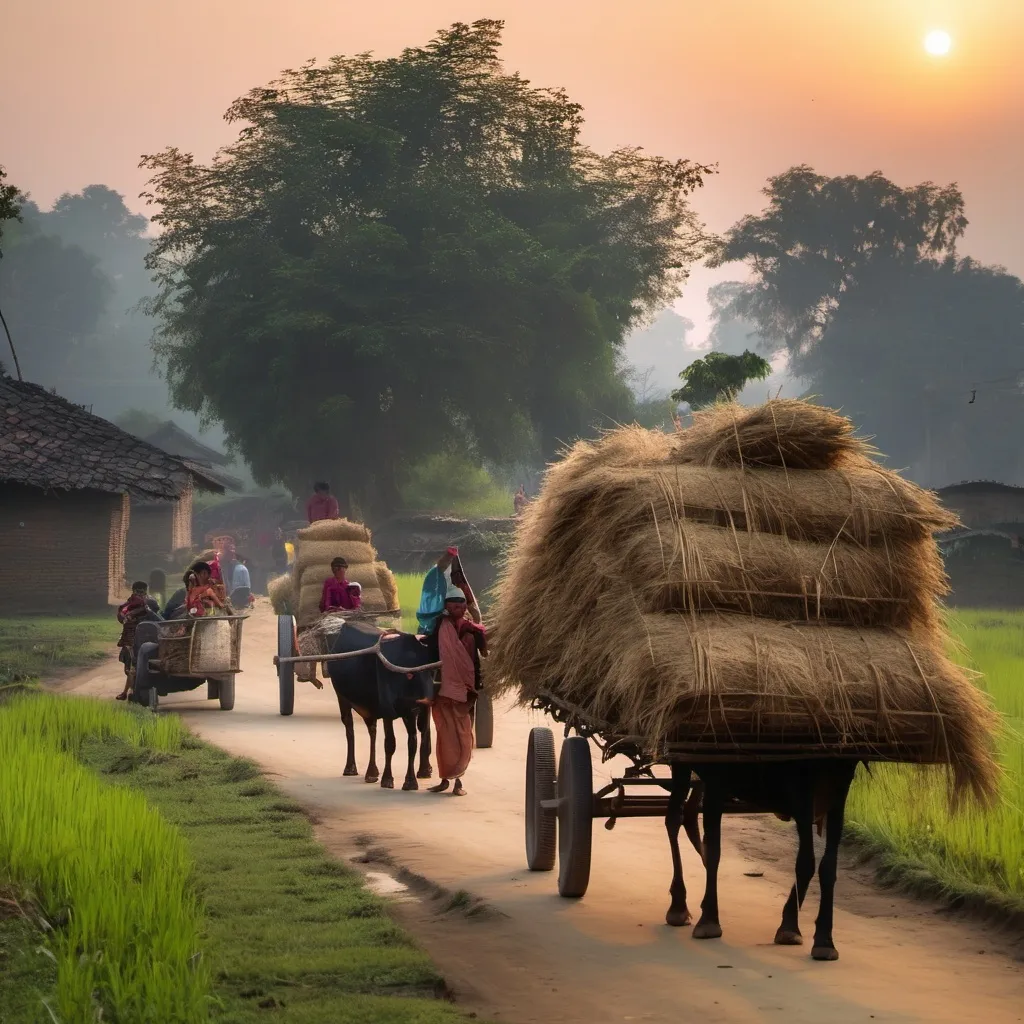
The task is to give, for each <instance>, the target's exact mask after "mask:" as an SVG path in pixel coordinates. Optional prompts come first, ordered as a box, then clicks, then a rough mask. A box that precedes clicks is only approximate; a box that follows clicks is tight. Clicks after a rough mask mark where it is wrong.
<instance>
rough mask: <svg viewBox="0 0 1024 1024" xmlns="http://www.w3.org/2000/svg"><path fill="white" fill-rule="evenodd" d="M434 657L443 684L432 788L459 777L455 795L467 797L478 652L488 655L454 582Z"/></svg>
mask: <svg viewBox="0 0 1024 1024" xmlns="http://www.w3.org/2000/svg"><path fill="white" fill-rule="evenodd" d="M429 643H430V646H431V648H432V651H431V659H432V660H433V661H440V662H441V688H440V691H439V693H438V695H437V696H436V697H435V698H434V703H433V707H432V716H433V719H434V728H435V730H436V732H437V747H436V752H437V772H438V775H440V776H441V781H440V783H439V784H438V785H436V786H432V787H431V790H430V791H431V792H432V793H444V792H446V791H447V790H448V787H449V785H450V784H451V780H453V779H454V780H455V788H454V789H453V790H452V793H453V795H454V796H465V794H466V790H465V788H464V787H463V785H462V776H463V775H464V774H465V773H466V769H467V768H468V767H469V761H470V758H471V757H472V756H473V706H474V704H475V703H476V696H477V691H478V690H479V689H480V685H481V683H480V655H481V654H482V655H484V656H485V657H486V655H487V636H486V634H485V632H484V628H483V626H479V625H477V624H476V623H475V622H473V621H472V620H471V619H469V617H468V616H467V615H466V595H465V593H464V592H463V591H462V589H461V588H460V587H457V586H455V585H452V586H450V587H449V588H448V591H447V593H446V594H445V602H444V612H443V613H442V615H441V618H440V620H439V621H438V624H437V628H436V629H435V630H434V632H433V633H432V634H431V635H430V638H429Z"/></svg>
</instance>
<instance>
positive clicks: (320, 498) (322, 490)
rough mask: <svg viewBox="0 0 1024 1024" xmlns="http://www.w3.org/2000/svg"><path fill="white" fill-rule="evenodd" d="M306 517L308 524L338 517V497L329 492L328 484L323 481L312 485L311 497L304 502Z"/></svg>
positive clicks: (339, 516) (339, 515) (339, 514)
mask: <svg viewBox="0 0 1024 1024" xmlns="http://www.w3.org/2000/svg"><path fill="white" fill-rule="evenodd" d="M306 518H307V519H308V520H309V522H310V524H311V525H312V524H313V523H316V522H319V520H321V519H340V518H341V513H340V512H339V511H338V499H337V498H335V497H334V495H333V494H331V487H330V484H325V483H323V482H321V483H317V484H314V485H313V497H312V498H310V499H309V501H307V502H306Z"/></svg>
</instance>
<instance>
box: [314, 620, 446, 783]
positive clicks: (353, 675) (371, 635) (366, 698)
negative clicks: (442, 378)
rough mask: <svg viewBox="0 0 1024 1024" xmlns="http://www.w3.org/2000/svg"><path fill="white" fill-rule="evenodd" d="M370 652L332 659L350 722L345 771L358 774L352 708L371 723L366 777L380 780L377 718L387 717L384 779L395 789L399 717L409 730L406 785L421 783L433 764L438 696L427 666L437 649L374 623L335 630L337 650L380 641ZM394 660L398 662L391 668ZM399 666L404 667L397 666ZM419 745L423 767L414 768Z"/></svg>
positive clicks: (340, 702) (344, 720)
mask: <svg viewBox="0 0 1024 1024" xmlns="http://www.w3.org/2000/svg"><path fill="white" fill-rule="evenodd" d="M378 642H379V653H378V651H377V650H374V651H372V652H371V653H367V654H362V655H356V656H354V657H352V658H346V659H344V660H339V661H329V662H327V672H328V675H330V677H331V685H332V686H333V687H334V692H335V694H336V696H337V698H338V708H339V710H340V711H341V720H342V723H343V724H344V726H345V739H346V742H347V744H348V755H347V757H346V759H345V770H344V771H343V773H342V774H343V775H358V774H359V769H358V767H357V766H356V752H355V730H354V725H353V717H352V713H353V711H354V712H355V713H356V714H357V715H358V716H359V717H360V718H361V719H362V720H363V722H364V723H365V724H366V729H367V732H368V733H369V735H370V760H369V764H368V765H367V768H366V781H367V782H376V781H377V778H378V769H377V722H378V720H380V721H383V723H384V774H383V776H380V784H381V786H382V787H383V788H384V789H394V786H395V780H394V776H393V775H392V772H391V759H392V758H393V756H394V753H395V748H396V746H397V744H396V740H395V721H396V719H401V720H402V722H403V723H404V725H405V730H406V733H407V735H408V745H409V764H408V768H407V770H406V773H405V782H404V783H403V784H402V789H404V790H413V789H419V783H418V782H417V781H416V779H417V776H418V777H419V778H421V779H429V778H430V776H431V774H432V772H431V767H430V708H429V706H428V703H429V701H430V700H431V699H432V698H433V696H434V670H433V668H424V667H423V666H426V665H431V664H432V656H433V652H432V651H431V650H430V648H429V647H428V646H427V645H426V644H424V643H423V642H421V641H420V640H417V639H416V637H414V636H413V635H412V634H410V633H390V634H384V635H382V634H381V631H380V630H379V629H376V628H374V627H370V626H360V625H354V624H352V623H346V624H345V625H344V626H343V627H342V628H341V630H340V631H339V632H338V633H337V634H336V635H335V637H334V639H333V642H332V644H331V650H330V652H331V653H332V654H347V653H349V652H352V651H363V650H366V649H367V648H373V647H376V646H377V645H378ZM385 661H386V662H389V663H390V664H391V665H392V666H394V668H389V667H388V665H387V664H385ZM395 669H399V670H400V671H395ZM417 748H419V772H418V773H417V772H415V771H414V770H413V769H414V767H415V763H416V753H417Z"/></svg>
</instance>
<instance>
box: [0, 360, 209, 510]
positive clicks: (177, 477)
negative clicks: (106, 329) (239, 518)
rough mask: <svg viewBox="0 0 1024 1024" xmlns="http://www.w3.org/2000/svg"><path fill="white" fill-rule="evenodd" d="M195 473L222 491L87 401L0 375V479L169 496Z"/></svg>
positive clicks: (202, 482)
mask: <svg viewBox="0 0 1024 1024" xmlns="http://www.w3.org/2000/svg"><path fill="white" fill-rule="evenodd" d="M190 476H191V477H192V478H193V479H195V481H196V482H197V483H198V484H199V486H200V487H204V488H206V489H208V490H214V491H218V492H220V491H223V487H222V486H221V485H220V484H219V483H218V482H217V481H215V480H212V479H210V478H209V477H207V476H206V475H205V474H204V473H203V472H202V471H201V470H200V469H199V468H198V467H186V465H185V464H184V463H183V462H182V461H181V460H180V459H176V458H173V457H172V456H170V455H168V454H167V453H166V452H164V451H161V450H160V449H159V448H157V447H155V446H154V445H151V444H149V443H147V442H146V441H142V440H140V439H139V438H137V437H135V436H134V435H132V434H129V433H127V432H126V431H124V430H121V428H120V427H116V426H114V424H113V423H111V422H109V421H108V420H105V419H102V418H101V417H99V416H94V415H93V414H92V413H91V412H89V411H88V410H86V409H84V408H82V406H80V405H75V404H74V403H73V402H69V401H68V400H67V399H66V398H62V397H61V396H60V395H57V394H54V393H53V392H50V391H47V390H46V389H45V388H42V387H40V386H39V385H38V384H30V383H28V382H27V381H17V380H14V379H13V378H12V377H7V376H2V375H0V481H4V482H7V483H19V484H26V485H28V486H30V487H41V488H45V489H47V490H85V489H88V490H94V491H107V492H110V493H115V494H121V493H128V494H131V495H133V496H134V497H137V498H144V499H164V500H168V499H172V498H177V497H178V496H179V495H180V494H182V493H183V492H184V491H185V490H186V488H187V487H188V483H189V477H190Z"/></svg>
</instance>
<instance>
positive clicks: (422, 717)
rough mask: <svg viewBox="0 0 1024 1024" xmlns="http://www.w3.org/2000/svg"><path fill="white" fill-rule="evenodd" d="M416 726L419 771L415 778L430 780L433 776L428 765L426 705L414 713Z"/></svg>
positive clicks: (428, 718) (428, 741)
mask: <svg viewBox="0 0 1024 1024" xmlns="http://www.w3.org/2000/svg"><path fill="white" fill-rule="evenodd" d="M416 725H417V727H418V729H419V731H420V770H419V771H418V772H417V773H416V777H417V778H420V779H430V778H433V776H434V769H433V768H432V767H431V765H430V750H431V747H430V707H429V706H428V705H426V704H423V705H421V706H420V709H419V710H418V711H417V712H416Z"/></svg>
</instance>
